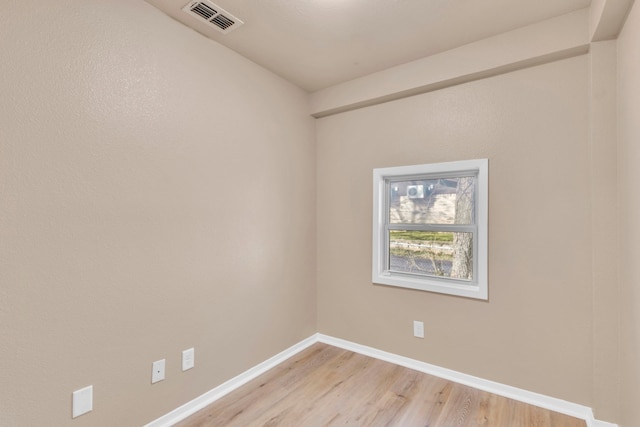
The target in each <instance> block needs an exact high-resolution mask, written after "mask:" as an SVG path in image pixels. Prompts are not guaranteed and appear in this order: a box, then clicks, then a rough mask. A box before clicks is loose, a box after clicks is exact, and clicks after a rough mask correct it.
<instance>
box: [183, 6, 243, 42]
mask: <svg viewBox="0 0 640 427" xmlns="http://www.w3.org/2000/svg"><path fill="white" fill-rule="evenodd" d="M182 10H183V11H185V12H187V13H188V14H190V15H192V16H194V17H195V18H197V19H199V20H201V21H204V22H206V23H207V24H208V25H209V26H210V27H212V28H215V29H216V30H218V31H220V32H221V33H223V34H227V33H228V32H229V31H231V30H233V29H235V28H236V27H239V26H240V25H242V24H244V22H242V21H241V20H239V19H238V18H236V17H235V16H233V15H232V14H230V13H229V12H227V11H226V10H224V9H223V8H221V7H220V6H218V5H216V4H213V3H211V2H210V1H206V0H204V1H191V2H189V3H188V4H187V5H186V6H185V7H183V8H182Z"/></svg>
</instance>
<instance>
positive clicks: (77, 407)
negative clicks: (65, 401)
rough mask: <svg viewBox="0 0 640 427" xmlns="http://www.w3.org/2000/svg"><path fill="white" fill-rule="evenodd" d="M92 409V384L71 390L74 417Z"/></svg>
mask: <svg viewBox="0 0 640 427" xmlns="http://www.w3.org/2000/svg"><path fill="white" fill-rule="evenodd" d="M90 411H93V386H92V385H90V386H87V387H85V388H81V389H80V390H76V391H74V392H73V406H72V412H73V413H72V417H73V418H76V417H79V416H80V415H83V414H86V413H87V412H90Z"/></svg>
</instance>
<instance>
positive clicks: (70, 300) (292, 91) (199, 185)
mask: <svg viewBox="0 0 640 427" xmlns="http://www.w3.org/2000/svg"><path fill="white" fill-rule="evenodd" d="M580 28H581V27H580ZM573 30H575V28H573V27H571V26H569V27H567V29H566V31H567V32H569V33H571V34H573V32H572V31H573ZM580 31H582V30H580V29H579V30H578V32H579V33H580ZM639 31H640V11H639V10H638V6H637V5H636V7H635V9H634V11H633V12H632V14H631V16H630V18H629V20H628V22H627V24H626V27H625V30H624V31H623V33H622V36H621V38H620V41H619V42H618V43H617V44H618V52H617V53H618V58H619V60H618V68H619V70H618V73H619V74H618V80H619V88H618V98H619V99H618V111H619V122H618V124H619V126H618V132H619V141H620V143H619V146H618V157H617V161H618V163H619V165H617V164H616V158H615V157H614V156H615V155H616V153H615V150H611V151H608V149H607V147H608V146H609V145H610V144H612V141H613V140H615V137H614V135H613V134H614V133H615V132H614V131H612V130H611V123H612V121H613V122H615V116H614V115H613V114H612V111H611V109H612V107H611V103H612V102H615V99H612V96H611V93H610V91H611V85H612V80H611V76H612V73H615V72H616V70H615V67H612V66H611V61H612V59H611V58H612V55H614V56H615V54H616V51H615V43H613V42H605V43H599V44H597V45H596V44H593V45H591V52H590V53H589V55H582V56H579V57H575V58H572V59H565V60H562V61H557V62H553V63H549V64H547V65H541V66H537V67H533V68H527V69H523V70H520V71H515V72H511V73H508V74H503V75H498V76H495V77H491V78H487V79H483V80H478V81H473V82H469V83H466V84H462V85H457V86H452V87H448V88H445V89H441V90H438V91H433V92H430V93H425V94H422V95H418V96H414V97H411V98H406V99H401V100H396V101H393V102H388V103H384V104H380V105H377V106H373V107H368V108H363V109H359V110H354V111H351V112H347V113H343V114H338V115H334V116H329V117H325V118H323V119H320V120H318V121H317V122H316V123H314V122H313V121H312V119H311V118H310V117H309V116H308V111H309V110H308V101H309V98H308V96H307V94H305V93H304V92H302V91H301V90H299V89H297V88H295V87H293V86H292V85H290V84H288V83H286V82H284V81H282V80H281V79H279V78H277V77H276V76H274V75H272V74H270V73H268V72H267V71H265V70H263V69H261V68H259V67H257V66H256V65H254V64H253V63H251V62H249V61H247V60H245V59H243V58H242V57H240V56H238V55H236V54H234V53H233V52H231V51H229V50H227V49H225V48H223V47H221V46H220V45H218V44H216V43H213V42H211V41H209V40H207V39H205V38H204V37H202V36H200V35H199V34H197V33H195V32H193V31H191V30H188V29H186V28H185V27H183V26H182V25H180V24H178V23H176V22H174V21H172V20H171V19H170V18H168V17H166V16H165V15H163V14H162V13H160V12H158V11H157V10H156V9H154V8H153V7H151V6H149V5H147V4H146V3H144V2H143V1H141V0H139V1H128V0H116V1H110V2H102V1H99V0H84V1H79V0H62V1H59V2H57V3H56V6H55V8H52V9H50V10H45V9H43V8H42V7H41V3H36V2H35V1H33V0H26V1H23V2H14V1H10V0H0V56H1V57H2V61H0V76H2V78H1V79H0V384H2V386H0V425H68V424H71V419H70V416H71V407H70V403H71V392H72V391H73V390H75V389H78V388H81V387H84V386H86V385H88V384H93V385H94V393H95V410H94V411H93V412H92V413H90V414H88V415H86V416H83V417H81V418H79V419H77V420H76V421H74V422H73V424H74V425H78V426H111V425H141V424H143V423H146V422H149V421H151V420H153V419H155V418H157V417H159V416H161V415H163V414H165V413H167V412H169V411H170V410H172V409H175V408H176V407H177V406H179V405H180V404H182V403H185V402H187V401H189V400H191V399H193V398H195V397H196V396H198V395H200V394H201V393H203V392H205V391H208V390H210V389H211V388H212V387H214V386H215V385H218V384H220V383H221V382H223V381H224V380H227V379H229V378H230V377H232V376H234V375H236V374H238V373H240V372H242V371H244V370H245V369H247V368H249V367H251V366H253V365H255V364H256V363H258V362H261V361H263V360H265V359H266V358H268V357H270V356H272V355H274V354H275V353H277V352H279V351H281V350H283V349H284V348H286V347H288V346H289V345H291V344H294V343H296V342H298V341H300V340H301V339H303V338H306V337H308V336H309V335H311V334H312V333H314V332H316V331H320V332H322V333H326V334H330V335H334V336H336V337H340V338H345V339H349V340H352V341H355V342H358V343H361V344H365V345H371V346H374V347H378V348H380V349H383V350H387V351H391V352H394V353H399V354H402V355H405V356H409V357H413V358H416V359H419V360H423V361H426V362H430V363H433V364H436V365H440V366H444V367H448V368H451V369H455V370H458V371H461V372H464V373H467V374H472V375H477V376H479V377H483V378H487V379H492V380H495V381H498V382H501V383H505V384H510V385H513V386H516V387H521V388H524V389H527V390H532V391H537V392H540V393H544V394H548V395H551V396H555V397H559V398H563V399H566V400H569V401H573V402H577V403H582V404H585V405H589V406H593V407H594V408H595V409H596V416H597V417H598V418H601V419H605V420H607V421H617V416H618V414H619V412H621V413H622V421H623V422H622V424H621V427H632V426H636V425H640V413H638V409H637V402H638V400H639V399H640V397H639V396H640V386H639V384H640V370H639V369H638V368H637V366H636V361H637V360H639V356H640V332H639V331H640V321H639V320H638V317H637V315H636V313H638V312H640V306H639V305H640V297H639V296H638V292H637V290H636V289H635V287H634V284H636V283H638V282H639V277H637V276H638V274H637V272H634V270H633V268H632V267H633V266H634V260H635V258H637V256H638V255H640V247H638V241H639V239H638V237H640V236H638V234H639V231H638V227H639V226H640V225H639V224H638V221H637V218H639V217H640V199H639V198H638V197H637V194H638V190H639V189H638V184H636V183H638V182H640V176H638V172H637V171H636V170H637V168H636V167H635V164H634V163H633V161H634V160H638V157H639V156H640V150H639V149H638V144H637V141H638V140H639V139H640V134H639V132H640V131H639V130H638V125H637V120H636V118H637V117H636V116H637V112H638V111H640V105H639V103H640V101H639V100H640V96H638V94H639V92H640V86H639V80H638V78H637V76H638V75H640V74H639V72H640V59H639V57H638V52H637V46H636V45H637V43H635V41H636V40H638V37H640V35H639V34H638V32H639ZM584 33H585V37H586V22H585V29H584ZM580 34H581V33H580ZM487 43H489V44H490V45H491V41H487ZM580 43H582V42H580ZM584 43H587V41H586V40H585V41H584ZM489 47H491V48H495V47H496V46H493V45H491V46H489ZM489 50H492V49H489ZM493 50H494V51H495V52H502V51H501V50H500V49H493ZM572 52H573V51H572ZM573 54H574V53H571V55H573ZM496 55H497V56H500V54H496ZM483 58H484V57H483ZM483 58H479V59H478V60H480V59H483ZM484 59H491V58H484ZM494 59H496V58H494ZM497 59H501V58H497ZM434 60H437V59H434ZM503 71H504V70H503ZM444 72H445V74H446V73H450V72H451V69H449V68H447V67H445V68H444ZM445 77H446V76H445ZM393 78H395V79H397V75H395V77H393ZM360 83H361V82H359V81H354V82H351V83H350V84H354V85H356V86H357V85H358V84H360ZM374 86H375V85H373V86H371V85H369V86H367V85H365V87H364V88H363V90H365V92H369V91H372V90H374V89H375V87H374ZM437 87H442V85H440V86H437ZM311 100H313V95H312V96H311ZM316 131H317V132H316ZM316 138H317V140H318V146H317V147H316V144H315V140H316ZM316 150H317V151H316ZM481 157H487V158H489V160H490V256H489V258H490V264H489V272H490V275H489V280H490V284H489V292H490V299H489V301H488V302H483V301H477V300H470V299H465V298H457V297H450V296H444V295H438V294H432V293H426V292H419V291H412V290H403V289H396V288H389V287H383V286H377V285H372V284H371V277H370V276H371V247H370V244H371V243H370V242H371V222H370V221H371V179H372V178H371V171H372V169H373V168H375V167H385V166H394V165H406V164H416V163H426V162H438V161H447V160H459V159H470V158H481ZM316 162H317V163H316ZM636 163H637V162H636ZM316 166H317V177H316ZM618 166H619V170H618V176H617V178H618V186H619V188H618V190H619V200H620V212H621V214H620V216H619V220H620V225H621V236H622V237H621V242H620V249H621V253H622V254H623V255H624V256H623V257H622V259H621V262H620V271H619V274H620V279H621V282H620V299H619V300H618V299H617V298H618V290H617V288H616V286H615V281H616V280H615V274H608V273H607V270H608V269H609V268H611V267H609V264H611V262H610V261H611V259H614V261H615V251H612V250H611V249H610V246H611V245H612V244H614V245H615V244H616V242H615V239H612V238H611V235H612V234H613V235H615V231H616V228H617V225H616V224H611V223H609V222H608V221H607V218H608V216H609V215H610V214H609V213H608V210H607V208H603V206H608V205H611V204H614V203H615V200H613V199H612V197H611V193H610V191H609V190H608V189H609V186H608V183H611V182H612V174H615V172H616V169H617V168H618ZM316 178H317V184H318V185H317V187H316ZM611 185H615V183H613V184H611ZM316 189H317V190H316ZM316 191H317V200H316ZM316 202H317V210H316ZM611 210H615V207H612V208H611ZM316 216H317V221H316ZM316 225H317V229H316ZM316 232H317V233H318V236H319V237H318V241H317V257H316ZM636 236H637V237H636ZM605 239H607V243H606V245H603V244H602V242H603V241H604V240H605ZM596 240H597V241H598V244H594V242H595V241H596ZM316 260H317V261H316ZM316 262H317V267H318V272H317V274H316ZM316 278H317V282H318V283H317V285H318V286H317V288H316V283H315V282H316ZM316 291H317V297H316ZM618 305H619V306H620V308H621V315H620V318H619V319H618V318H617V316H615V315H613V314H612V313H616V312H617V308H618ZM316 310H317V318H318V319H317V323H316ZM412 320H423V321H425V332H426V334H425V335H426V338H425V339H424V340H418V339H415V338H413V337H412V328H411V321H412ZM618 321H619V322H620V324H621V325H622V326H621V328H620V332H621V339H620V343H621V347H620V349H619V352H618V348H617V345H618V336H617V334H618ZM192 346H193V347H195V348H196V368H195V369H194V370H192V371H188V372H186V373H182V372H181V371H180V367H179V357H180V351H181V350H183V349H186V348H189V347H192ZM618 353H619V354H620V380H621V383H622V388H621V389H620V394H621V398H620V399H619V398H618V394H617V392H618V389H617V385H618V366H617V364H616V363H615V361H616V359H617V357H618ZM161 358H167V380H165V381H164V382H162V383H159V384H156V385H153V386H152V385H151V384H150V368H151V362H152V361H154V360H157V359H161ZM7 384H8V385H9V386H7ZM618 402H620V405H621V406H622V408H621V409H622V410H621V411H619V408H618V404H619V403H618Z"/></svg>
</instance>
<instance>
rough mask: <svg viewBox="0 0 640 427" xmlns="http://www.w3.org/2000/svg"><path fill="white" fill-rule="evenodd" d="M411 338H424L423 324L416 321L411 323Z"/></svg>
mask: <svg viewBox="0 0 640 427" xmlns="http://www.w3.org/2000/svg"><path fill="white" fill-rule="evenodd" d="M413 336H414V337H417V338H424V322H420V321H418V320H414V321H413Z"/></svg>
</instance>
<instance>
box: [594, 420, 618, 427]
mask: <svg viewBox="0 0 640 427" xmlns="http://www.w3.org/2000/svg"><path fill="white" fill-rule="evenodd" d="M592 426H593V427H618V424H613V423H608V422H605V421H598V420H594V421H593V424H592Z"/></svg>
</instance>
